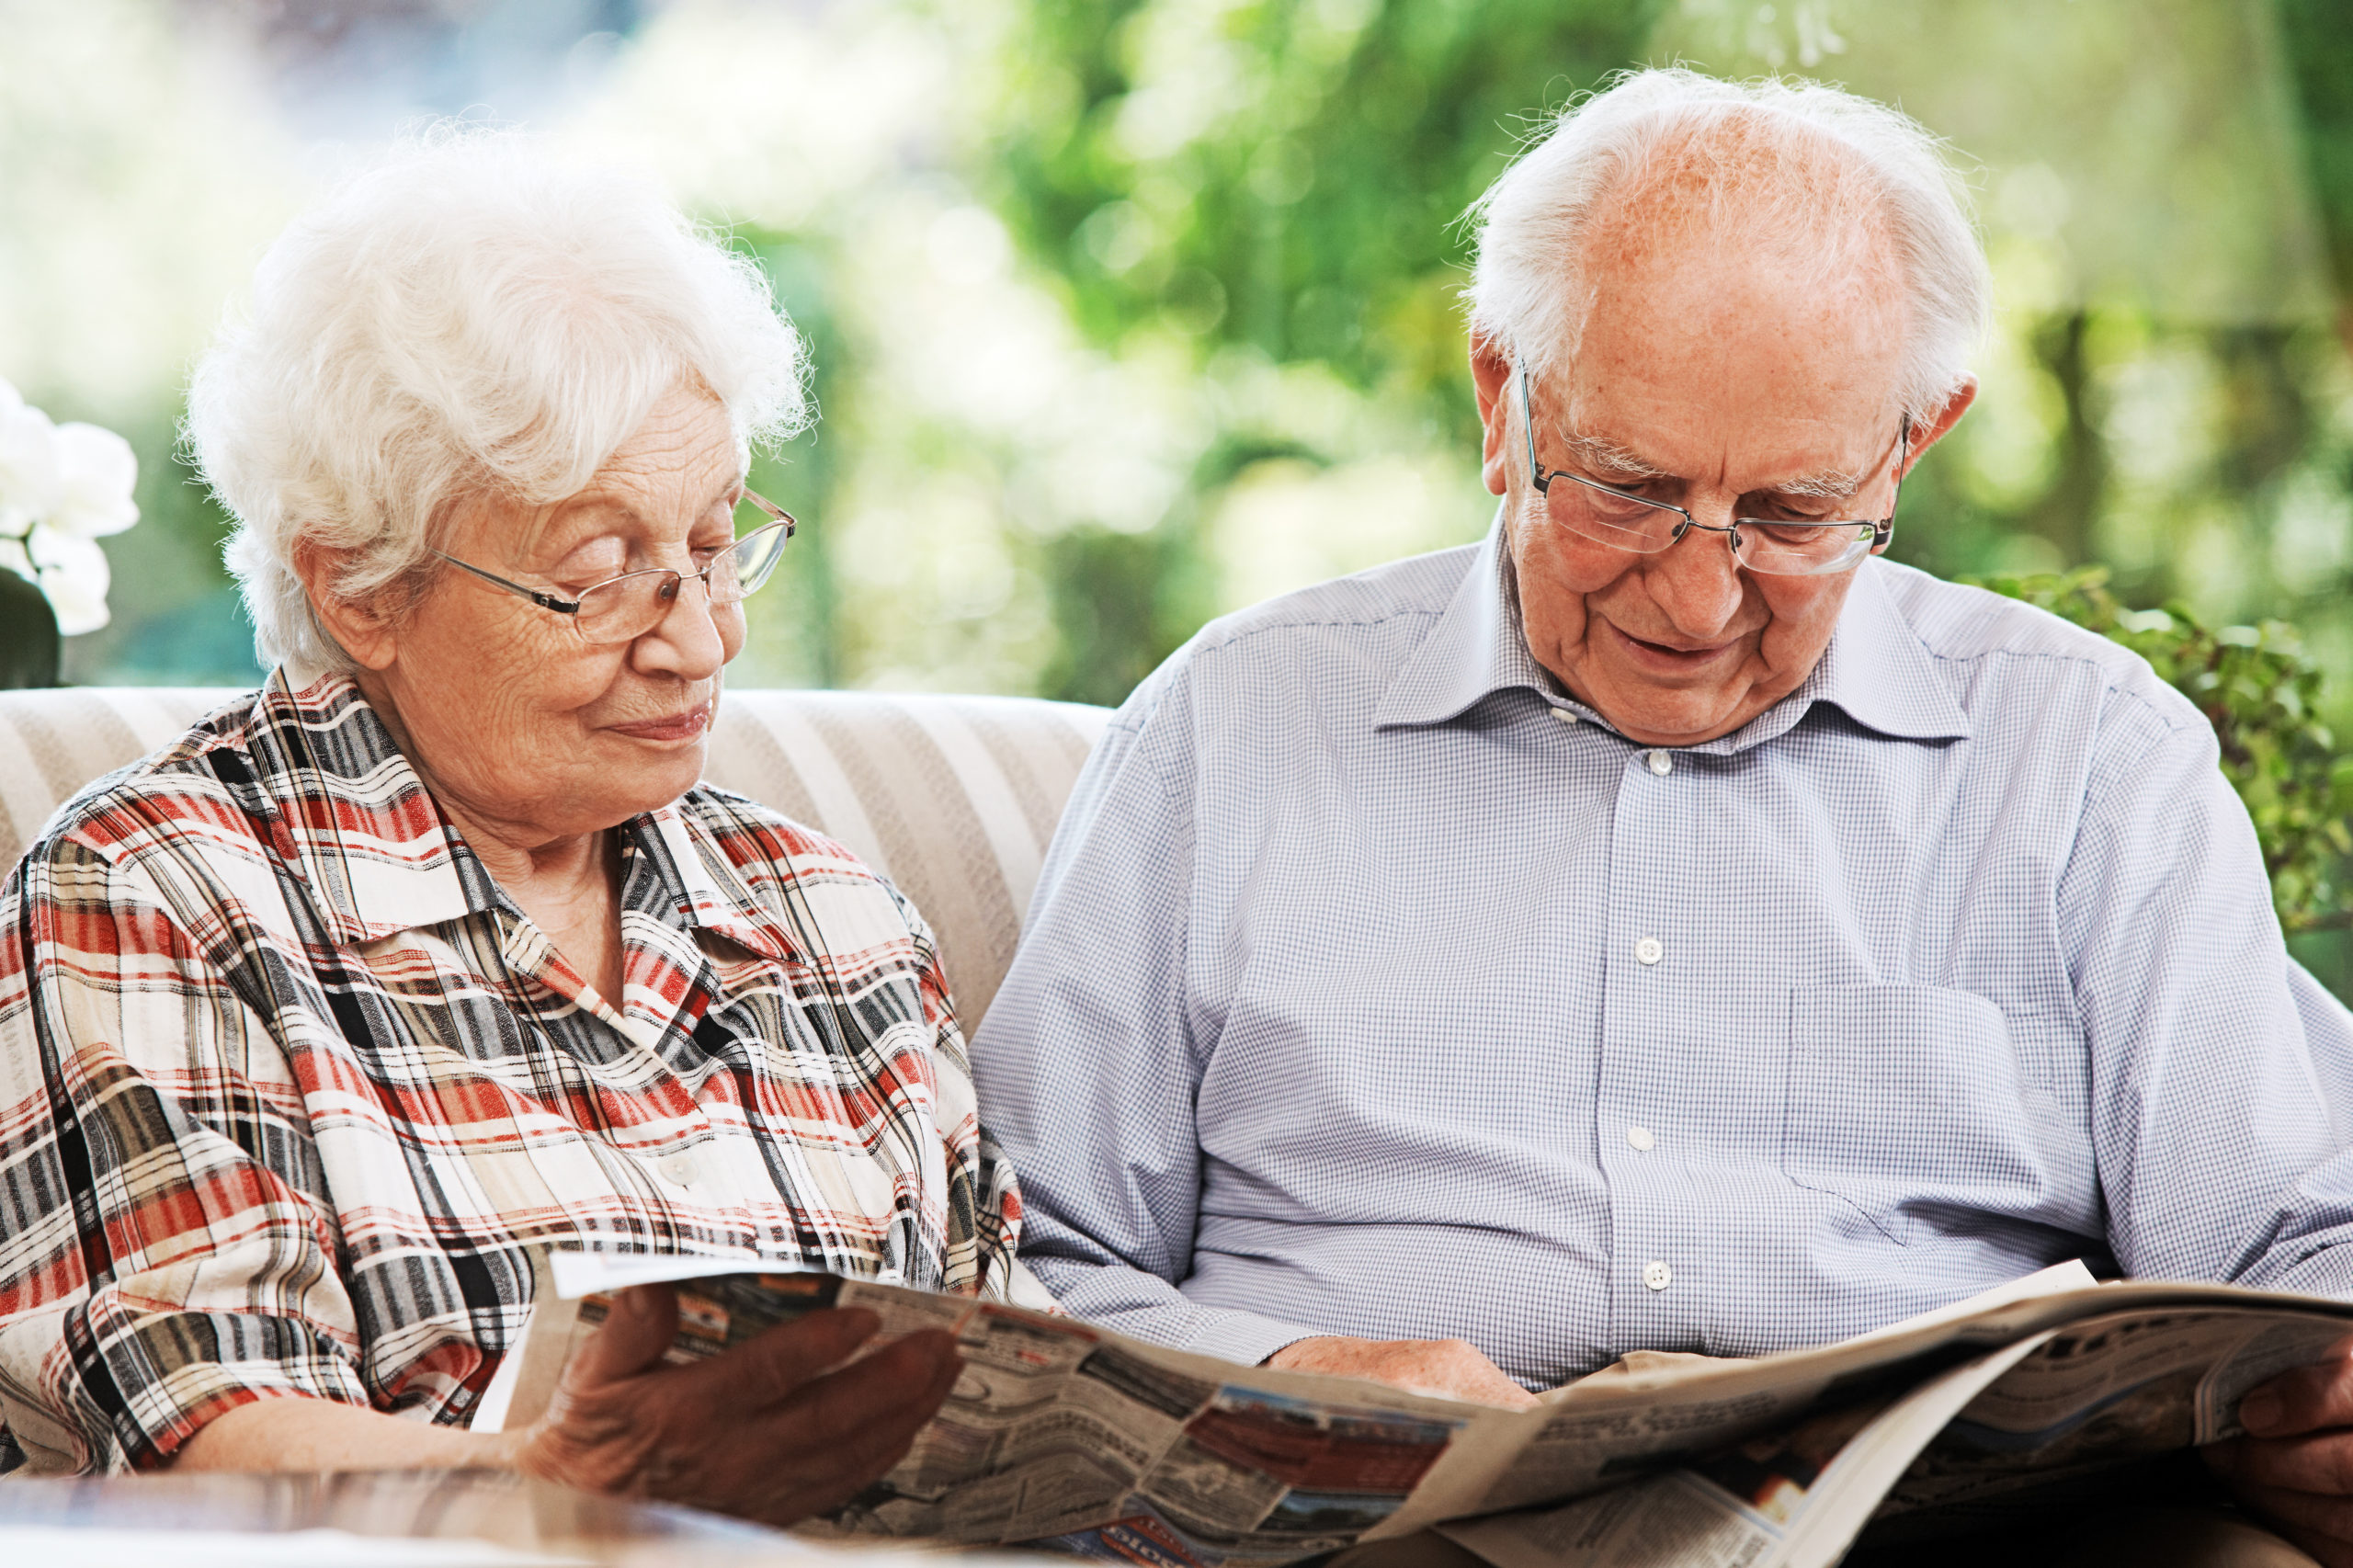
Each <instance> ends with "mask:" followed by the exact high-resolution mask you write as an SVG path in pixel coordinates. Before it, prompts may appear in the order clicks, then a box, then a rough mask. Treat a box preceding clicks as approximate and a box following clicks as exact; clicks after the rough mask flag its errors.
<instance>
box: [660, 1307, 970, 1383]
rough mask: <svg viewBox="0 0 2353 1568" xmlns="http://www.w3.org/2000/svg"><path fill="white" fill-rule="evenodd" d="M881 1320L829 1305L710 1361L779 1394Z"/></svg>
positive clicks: (820, 1370) (835, 1360) (839, 1356)
mask: <svg viewBox="0 0 2353 1568" xmlns="http://www.w3.org/2000/svg"><path fill="white" fill-rule="evenodd" d="M880 1327H881V1319H880V1318H879V1317H877V1316H876V1315H875V1314H874V1313H873V1312H870V1311H868V1310H867V1309H866V1308H864V1307H832V1308H827V1309H826V1310H824V1311H823V1312H810V1313H807V1314H806V1315H804V1316H801V1317H798V1318H793V1319H790V1320H789V1321H787V1322H784V1323H780V1324H776V1325H775V1326H773V1327H770V1328H766V1329H763V1330H761V1331H760V1332H759V1333H758V1334H756V1335H754V1336H753V1337H752V1338H751V1339H749V1340H747V1341H746V1342H745V1343H744V1344H743V1345H741V1346H737V1347H736V1348H735V1349H733V1350H731V1351H729V1352H728V1353H727V1354H726V1355H724V1356H722V1357H719V1358H716V1359H715V1360H712V1361H710V1362H708V1363H706V1365H707V1366H710V1367H712V1368H718V1367H722V1366H723V1367H725V1368H726V1369H727V1373H728V1375H729V1376H730V1377H731V1378H733V1379H741V1380H745V1381H746V1382H748V1383H749V1384H750V1385H751V1386H752V1387H753V1388H754V1389H756V1391H757V1392H758V1394H759V1395H760V1396H762V1397H763V1398H765V1399H766V1400H768V1401H775V1400H780V1399H783V1398H784V1397H786V1396H787V1395H789V1394H790V1393H791V1392H792V1391H793V1390H795V1389H797V1388H799V1387H800V1386H801V1384H803V1383H805V1382H807V1381H810V1380H811V1379H812V1378H815V1377H819V1376H822V1375H823V1374H824V1373H826V1372H829V1371H831V1370H832V1369H834V1368H835V1367H838V1366H840V1365H841V1364H842V1363H843V1362H844V1361H847V1360H848V1359H849V1357H850V1353H851V1352H852V1351H854V1350H856V1349H857V1348H858V1346H861V1345H863V1344H865V1343H866V1342H867V1341H868V1340H869V1339H871V1338H872V1337H873V1336H874V1331H875V1330H876V1329H878V1328H880ZM943 1337H945V1336H943ZM950 1343H951V1345H952V1343H953V1342H952V1341H951V1342H950Z"/></svg>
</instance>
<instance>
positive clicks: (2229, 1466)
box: [2210, 1431, 2353, 1496]
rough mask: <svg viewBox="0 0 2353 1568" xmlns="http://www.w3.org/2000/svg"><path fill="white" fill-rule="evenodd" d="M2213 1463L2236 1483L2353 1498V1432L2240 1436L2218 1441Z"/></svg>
mask: <svg viewBox="0 0 2353 1568" xmlns="http://www.w3.org/2000/svg"><path fill="white" fill-rule="evenodd" d="M2211 1453H2212V1458H2211V1461H2210V1462H2211V1463H2212V1464H2213V1465H2214V1467H2215V1468H2216V1469H2218V1470H2220V1471H2222V1473H2223V1474H2224V1475H2226V1476H2228V1477H2230V1478H2231V1479H2232V1480H2233V1481H2234V1482H2238V1483H2244V1484H2248V1485H2255V1486H2266V1487H2276V1488H2279V1489H2280V1490H2283V1491H2289V1492H2302V1493H2310V1494H2314V1495H2317V1496H2344V1495H2346V1494H2353V1432H2347V1431H2337V1432H2324V1433H2320V1434H2318V1435H2316V1436H2313V1437H2241V1438H2239V1439H2237V1440H2236V1441H2234V1442H2229V1443H2217V1444H2215V1445H2214V1446H2213V1449H2212V1450H2211Z"/></svg>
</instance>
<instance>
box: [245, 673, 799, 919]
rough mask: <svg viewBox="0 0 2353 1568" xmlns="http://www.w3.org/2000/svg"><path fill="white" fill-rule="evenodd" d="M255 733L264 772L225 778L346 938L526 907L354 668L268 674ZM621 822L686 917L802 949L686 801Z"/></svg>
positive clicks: (253, 752)
mask: <svg viewBox="0 0 2353 1568" xmlns="http://www.w3.org/2000/svg"><path fill="white" fill-rule="evenodd" d="M249 737H250V738H249V744H248V749H247V755H248V756H250V757H251V758H252V767H253V769H254V776H253V777H250V778H244V779H238V778H230V777H226V776H224V778H223V782H224V783H226V784H228V785H229V787H230V788H231V789H232V790H233V791H235V792H236V793H238V794H239V795H240V796H242V797H244V799H243V800H242V801H241V803H242V804H244V806H245V808H246V809H247V811H248V812H251V813H252V814H253V815H254V816H255V817H256V819H257V820H259V821H261V822H263V823H265V824H267V830H268V832H269V834H270V836H271V839H272V842H273V846H274V847H275V848H276V849H277V850H278V855H279V858H281V859H282V860H284V861H285V862H286V863H287V864H288V865H289V866H290V868H291V869H293V870H294V871H295V872H296V873H297V874H299V875H300V876H301V878H302V880H303V881H305V882H307V883H308V884H309V885H310V887H311V890H312V894H313V899H314V900H315V902H316V905H317V907H318V909H319V912H320V914H321V916H322V917H323V919H324V922H325V924H326V925H327V926H328V928H329V929H330V930H331V931H332V932H333V933H334V935H335V939H336V940H338V941H340V942H344V943H350V944H357V943H361V942H371V941H375V940H378V939H380V938H381V937H389V936H392V934H394V933H395V932H400V931H407V930H413V929H415V928H417V927H420V926H435V925H438V924H440V923H441V922H443V921H448V920H458V919H463V918H465V917H466V916H468V915H484V914H488V913H490V912H491V911H493V910H498V909H504V910H506V911H507V912H509V913H516V911H515V908H514V905H513V903H511V902H510V901H508V900H507V899H506V897H505V895H504V894H502V893H501V892H499V889H498V884H497V882H496V881H494V879H493V878H492V877H491V875H490V872H489V869H487V868H486V867H484V866H483V863H482V861H481V859H480V858H478V857H477V856H476V855H475V854H474V852H473V850H472V848H471V847H469V846H467V844H466V841H465V838H464V835H461V834H460V833H459V831H458V830H457V828H456V827H455V826H453V825H452V824H450V822H449V818H448V817H446V816H444V815H443V814H442V812H441V809H440V807H439V806H438V805H437V804H436V803H435V802H434V800H433V797H432V794H431V792H430V791H428V790H426V788H425V781H424V780H423V779H421V778H418V777H417V774H416V770H415V768H414V767H411V766H410V765H409V761H408V758H407V757H405V756H403V755H402V754H401V750H400V747H399V746H398V744H395V743H394V741H393V739H392V732H391V730H390V729H388V728H387V727H386V726H385V723H384V722H383V720H382V718H381V717H380V716H379V715H378V714H377V712H376V710H374V709H373V708H371V707H370V706H369V703H368V699H366V698H365V697H364V696H362V695H361V694H360V691H359V688H358V687H357V686H355V685H354V684H353V683H352V681H351V679H350V677H349V676H343V675H327V676H319V677H317V678H314V679H313V680H311V681H310V682H308V683H307V684H305V685H304V686H302V687H300V688H299V689H297V688H296V687H293V686H292V685H291V684H290V681H289V679H288V677H287V676H285V675H284V674H283V673H280V674H278V675H276V676H271V678H270V681H269V683H268V685H267V686H266V687H264V688H263V690H262V693H261V696H260V697H259V699H256V702H255V704H254V710H253V725H252V729H251V731H250V733H249ZM217 767H218V765H216V770H217ZM232 767H233V765H232ZM623 831H624V832H626V833H628V834H629V842H630V845H631V847H632V848H633V849H634V850H635V852H636V853H638V854H639V855H642V856H644V857H646V859H647V862H648V863H647V865H646V867H645V868H644V869H645V870H646V871H647V872H648V873H650V874H651V875H653V876H654V877H657V878H659V879H660V881H661V882H662V884H663V887H664V890H665V892H666V893H667V894H668V895H669V901H670V902H671V903H673V904H674V905H675V906H676V910H677V913H678V915H679V916H680V919H681V921H682V923H684V924H687V925H691V926H706V927H708V928H710V929H711V930H713V931H716V932H718V933H719V934H721V935H722V936H725V937H728V938H730V939H731V940H733V941H735V942H737V943H740V944H742V945H743V946H745V947H746V948H749V949H752V950H753V951H755V952H757V953H760V954H762V955H763V956H765V957H768V958H773V959H783V958H787V957H790V956H793V955H794V954H795V952H796V950H797V949H795V948H794V947H793V944H792V942H791V940H790V937H789V935H788V934H787V933H786V932H785V931H784V930H783V929H782V928H781V927H780V926H779V925H778V924H777V922H776V921H775V919H774V918H773V917H772V916H771V915H769V914H768V912H767V910H766V909H765V908H764V907H763V906H762V904H761V903H760V901H759V900H758V899H757V898H756V896H755V895H754V894H753V892H751V890H750V889H748V888H747V887H746V886H745V883H744V881H743V879H742V878H741V877H739V876H738V875H737V874H736V873H735V871H734V869H733V867H732V866H730V865H729V864H728V863H727V860H726V857H725V856H724V855H722V854H721V853H719V852H718V850H717V848H716V846H710V852H708V853H706V852H705V845H706V844H707V843H708V840H709V836H710V835H707V834H700V833H698V832H697V831H696V829H695V824H693V823H692V822H691V821H690V820H689V819H688V815H687V814H686V813H684V812H680V811H679V809H678V807H677V806H676V803H675V802H674V803H673V804H671V805H667V806H664V807H662V808H660V809H659V810H657V811H654V812H646V813H645V814H643V815H642V816H640V817H638V818H637V819H636V820H635V821H634V822H632V823H631V824H628V826H627V827H625V828H624V829H623Z"/></svg>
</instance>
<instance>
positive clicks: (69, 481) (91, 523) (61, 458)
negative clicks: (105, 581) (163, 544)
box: [46, 423, 139, 539]
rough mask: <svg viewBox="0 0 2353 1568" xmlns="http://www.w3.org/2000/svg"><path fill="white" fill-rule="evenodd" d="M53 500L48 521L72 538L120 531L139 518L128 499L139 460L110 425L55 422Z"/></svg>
mask: <svg viewBox="0 0 2353 1568" xmlns="http://www.w3.org/2000/svg"><path fill="white" fill-rule="evenodd" d="M57 475H58V483H57V499H56V502H55V503H54V505H53V506H51V509H50V514H49V517H47V519H46V521H47V522H48V524H49V526H50V527H51V528H55V529H56V530H57V531H58V532H60V533H63V534H71V535H73V536H74V538H75V539H99V538H102V537H104V536H105V535H107V534H119V533H120V532H121V531H122V530H123V529H125V528H129V527H130V526H131V524H133V523H135V522H137V521H138V520H139V503H137V502H136V501H133V500H132V499H131V489H132V487H133V486H134V485H136V484H137V483H138V482H139V459H138V458H137V457H136V456H135V455H133V454H132V452H131V443H130V442H128V441H126V440H124V439H123V438H122V437H119V436H118V435H116V434H115V433H114V432H113V431H111V430H107V429H102V428H100V427H99V426H96V425H83V424H79V423H73V424H65V425H60V426H58V427H57Z"/></svg>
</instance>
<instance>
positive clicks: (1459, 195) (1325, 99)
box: [991, 0, 1661, 426]
mask: <svg viewBox="0 0 2353 1568" xmlns="http://www.w3.org/2000/svg"><path fill="white" fill-rule="evenodd" d="M1660 9H1661V7H1660V5H1659V4H1658V3H1657V0H1632V3H1629V0H1481V3H1480V4H1476V5H1470V4H1460V3H1455V4H1447V3H1437V0H1245V3H1242V4H1227V3H1219V0H1115V3H1108V4H1107V3H1103V0H1029V5H1028V6H1026V7H1025V11H1024V16H1023V22H1024V25H1023V26H1022V27H1021V28H1019V29H1018V30H1017V38H1018V39H1019V43H1020V49H1019V53H1018V55H1017V58H1014V59H1012V60H1010V61H1008V62H1007V64H1006V83H1005V90H1006V103H1007V104H1008V106H1009V109H1008V112H1007V113H1006V117H1005V118H1006V129H1005V131H1003V133H1002V134H1001V136H1000V138H999V139H998V140H997V141H996V142H995V143H994V144H993V145H992V148H991V152H992V154H993V159H994V163H995V183H996V184H997V186H998V194H999V196H1000V202H999V206H1000V210H1002V211H1003V212H1004V213H1005V214H1006V217H1007V219H1008V221H1009V222H1010V223H1011V226H1012V228H1013V231H1014V233H1015V234H1016V236H1017V238H1018V239H1019V240H1020V241H1021V242H1022V243H1023V244H1024V246H1025V248H1028V249H1029V251H1030V252H1031V253H1032V254H1033V255H1035V256H1037V257H1038V258H1039V259H1040V261H1041V262H1043V263H1044V264H1045V265H1046V266H1047V267H1050V268H1051V269H1053V270H1055V271H1057V272H1061V273H1063V275H1064V276H1065V278H1067V280H1068V287H1069V290H1070V293H1071V298H1072V300H1073V302H1074V305H1075V307H1076V314H1077V316H1078V318H1079V320H1080V321H1081V322H1082V324H1085V325H1086V328H1087V329H1088V330H1089V331H1090V333H1091V334H1092V335H1095V336H1096V337H1097V339H1098V340H1099V341H1103V342H1107V343H1108V342H1116V341H1118V340H1119V339H1120V338H1121V337H1122V336H1124V335H1126V334H1127V333H1129V332H1130V331H1131V330H1133V329H1135V328H1136V327H1138V326H1144V327H1147V328H1151V329H1155V330H1174V331H1175V332H1177V333H1179V334H1181V335H1188V336H1191V337H1194V338H1197V339H1199V340H1200V341H1201V343H1202V345H1203V347H1208V348H1212V349H1213V348H1216V347H1229V346H1230V347H1246V348H1249V349H1255V350H1256V352H1258V353H1260V354H1263V355H1265V356H1266V357H1267V358H1269V359H1273V360H1278V361H1281V360H1302V359H1314V360H1320V361H1323V362H1324V363H1325V364H1327V365H1329V366H1331V367H1332V369H1334V370H1335V371H1336V372H1338V373H1339V374H1341V375H1342V376H1344V377H1346V378H1347V379H1348V380H1350V381H1354V382H1356V383H1357V384H1358V385H1361V386H1368V387H1370V386H1373V385H1376V384H1383V383H1386V384H1389V385H1392V386H1402V387H1404V388H1406V389H1411V390H1415V391H1431V390H1441V389H1442V390H1443V391H1444V392H1446V393H1447V394H1448V395H1447V396H1446V397H1445V398H1444V399H1443V400H1442V408H1441V411H1440V412H1441V413H1442V415H1444V416H1446V417H1449V418H1450V419H1452V420H1454V421H1456V422H1458V423H1461V424H1463V425H1465V426H1467V425H1468V423H1469V421H1470V417H1471V416H1470V412H1469V410H1470V403H1469V399H1468V397H1467V395H1466V396H1456V395H1452V394H1454V393H1456V392H1458V391H1459V390H1460V387H1461V385H1462V384H1463V383H1464V382H1465V381H1467V378H1466V377H1465V376H1464V374H1463V371H1462V360H1463V347H1462V341H1461V322H1460V318H1459V316H1458V315H1457V314H1456V312H1455V311H1454V308H1453V295H1454V292H1455V290H1458V289H1460V288H1461V284H1462V281H1463V278H1462V272H1461V268H1462V266H1463V263H1464V262H1465V260H1466V259H1467V236H1466V235H1465V233H1463V231H1462V229H1461V226H1460V225H1459V224H1458V223H1457V222H1456V221H1457V219H1459V218H1460V217H1461V214H1462V212H1463V210H1464V209H1465V208H1466V207H1468V206H1469V205H1470V203H1471V202H1472V199H1475V198H1476V197H1477V196H1478V194H1479V193H1480V192H1481V191H1482V190H1483V189H1484V188H1485V187H1486V186H1487V184H1488V183H1489V182H1490V181H1492V180H1493V179H1494V178H1495V176H1496V175H1497V174H1498V173H1500V172H1501V171H1502V169H1503V167H1504V165H1505V163H1506V160H1507V159H1508V158H1509V157H1510V155H1511V153H1513V152H1514V150H1515V149H1516V147H1517V146H1518V142H1519V140H1520V138H1521V136H1522V135H1524V134H1525V133H1526V132H1527V131H1530V130H1532V129H1535V128H1536V126H1537V125H1538V124H1540V119H1541V116H1542V115H1543V113H1544V111H1545V110H1547V109H1548V108H1550V109H1557V108H1559V107H1560V106H1561V105H1562V104H1563V103H1564V102H1565V101H1566V100H1567V99H1568V98H1569V97H1571V96H1572V95H1573V94H1574V93H1577V92H1580V91H1583V90H1586V89H1587V88H1591V87H1594V86H1596V85H1599V83H1600V82H1601V81H1602V79H1603V78H1604V77H1606V76H1607V75H1608V74H1609V73H1611V72H1613V71H1616V70H1619V69H1620V68H1623V67H1625V66H1629V65H1633V64H1638V63H1640V62H1641V60H1642V56H1643V46H1644V41H1645V40H1646V39H1647V38H1648V37H1649V34H1650V31H1651V27H1652V23H1653V20H1654V17H1655V16H1656V14H1657V13H1658V11H1659V10H1660Z"/></svg>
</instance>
